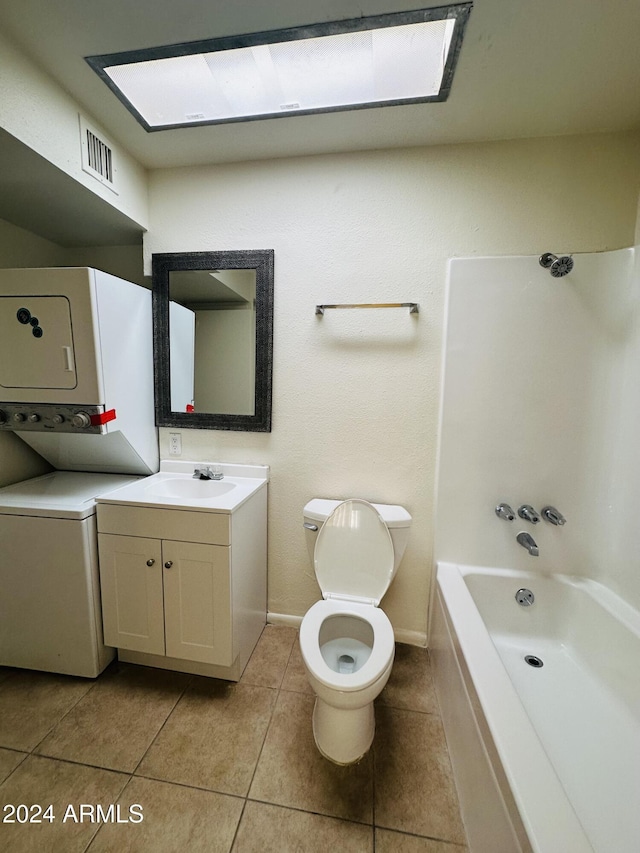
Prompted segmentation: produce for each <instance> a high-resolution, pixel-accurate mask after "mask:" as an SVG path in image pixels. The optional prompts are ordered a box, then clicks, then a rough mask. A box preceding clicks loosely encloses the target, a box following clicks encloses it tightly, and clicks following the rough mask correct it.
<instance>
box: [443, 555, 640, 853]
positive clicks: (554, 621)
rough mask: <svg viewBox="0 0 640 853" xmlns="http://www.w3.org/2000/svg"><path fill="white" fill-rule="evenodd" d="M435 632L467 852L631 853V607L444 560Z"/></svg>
mask: <svg viewBox="0 0 640 853" xmlns="http://www.w3.org/2000/svg"><path fill="white" fill-rule="evenodd" d="M521 587H525V588H528V589H530V590H531V591H532V592H533V593H534V595H535V603H534V604H533V605H532V606H531V607H522V606H520V605H519V604H518V603H517V602H516V600H515V593H516V591H517V590H518V589H519V588H521ZM432 624H433V629H432V638H431V642H430V646H431V649H432V659H433V666H434V675H435V681H436V689H437V692H438V698H439V701H440V704H441V709H442V714H443V720H444V726H445V731H446V734H447V740H448V743H449V747H450V751H451V757H452V762H453V766H454V773H455V776H456V784H457V785H458V793H459V796H460V802H461V809H462V813H463V818H464V821H465V826H466V828H467V834H468V838H469V845H470V849H471V851H472V853H514V851H535V853H583V851H596V853H638V851H639V850H640V615H639V614H638V613H637V611H635V610H633V609H632V608H630V607H629V606H628V605H626V604H625V603H624V602H623V601H622V600H621V599H620V598H618V597H617V596H615V595H614V594H613V593H612V592H610V591H609V590H607V589H606V588H605V587H603V586H601V585H600V584H597V583H595V582H592V581H588V580H583V579H580V578H577V577H568V576H562V575H552V576H550V575H541V574H536V573H534V572H516V571H510V570H501V569H483V568H477V567H473V566H457V565H453V564H450V563H440V564H439V565H438V572H437V595H436V599H435V602H434V611H433V623H432ZM525 655H535V656H537V657H538V658H540V659H541V660H542V662H543V666H542V667H539V668H533V667H532V666H530V665H528V664H527V663H526V662H525V660H524V657H525Z"/></svg>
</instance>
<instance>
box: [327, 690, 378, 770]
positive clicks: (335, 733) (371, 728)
mask: <svg viewBox="0 0 640 853" xmlns="http://www.w3.org/2000/svg"><path fill="white" fill-rule="evenodd" d="M375 729H376V723H375V716H374V711H373V702H369V704H368V705H364V706H363V707H362V708H351V709H343V708H334V707H333V706H332V705H328V704H327V703H326V702H324V701H323V700H322V699H320V698H318V697H316V703H315V705H314V708H313V736H314V738H315V742H316V746H317V747H318V749H319V750H320V752H321V753H322V755H324V757H325V758H328V759H329V761H333V763H334V764H342V765H345V764H354V763H355V762H357V761H359V760H360V759H361V758H363V757H364V756H365V755H366V753H367V752H368V750H369V747H370V746H371V744H372V742H373V735H374V734H375Z"/></svg>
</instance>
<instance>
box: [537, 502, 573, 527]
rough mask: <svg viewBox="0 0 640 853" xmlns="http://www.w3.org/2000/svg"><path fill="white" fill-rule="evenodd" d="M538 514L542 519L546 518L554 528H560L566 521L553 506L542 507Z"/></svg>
mask: <svg viewBox="0 0 640 853" xmlns="http://www.w3.org/2000/svg"><path fill="white" fill-rule="evenodd" d="M540 512H541V514H542V517H543V518H546V520H547V521H550V522H551V524H555V525H556V527H562V525H563V524H566V521H567V519H566V518H565V517H564V515H563V514H562V513H561V512H560V511H559V510H557V509H556V508H555V507H554V506H543V507H542V509H541V510H540Z"/></svg>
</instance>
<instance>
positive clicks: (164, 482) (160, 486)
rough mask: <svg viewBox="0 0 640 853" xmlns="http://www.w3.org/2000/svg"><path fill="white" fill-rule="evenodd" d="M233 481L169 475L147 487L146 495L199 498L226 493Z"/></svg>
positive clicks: (230, 488)
mask: <svg viewBox="0 0 640 853" xmlns="http://www.w3.org/2000/svg"><path fill="white" fill-rule="evenodd" d="M235 487H236V484H235V483H228V482H225V481H224V480H194V479H193V478H192V477H169V478H166V479H165V478H163V479H159V480H158V481H157V482H155V483H153V484H151V485H150V486H148V487H147V490H146V491H147V494H148V495H157V496H158V497H167V498H185V499H186V500H199V499H202V498H215V497H219V496H220V495H226V494H227V493H228V492H230V491H231V490H232V489H235Z"/></svg>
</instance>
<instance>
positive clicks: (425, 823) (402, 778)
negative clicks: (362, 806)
mask: <svg viewBox="0 0 640 853" xmlns="http://www.w3.org/2000/svg"><path fill="white" fill-rule="evenodd" d="M376 720H377V731H376V738H375V743H374V749H375V771H376V805H375V814H376V818H375V819H376V825H377V826H382V827H384V828H387V829H398V830H401V831H404V832H409V833H413V834H415V835H426V836H429V837H430V838H435V839H442V840H444V841H454V842H457V843H460V844H464V843H466V840H465V836H464V831H463V829H462V823H461V820H460V811H459V806H458V799H457V796H456V791H455V787H454V784H453V777H452V773H451V764H450V761H449V753H448V751H447V746H446V741H445V738H444V731H443V729H442V724H441V722H440V718H439V717H437V716H435V715H434V714H421V713H418V712H415V711H403V710H400V709H397V708H387V707H385V706H383V705H379V706H378V707H377V709H376Z"/></svg>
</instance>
